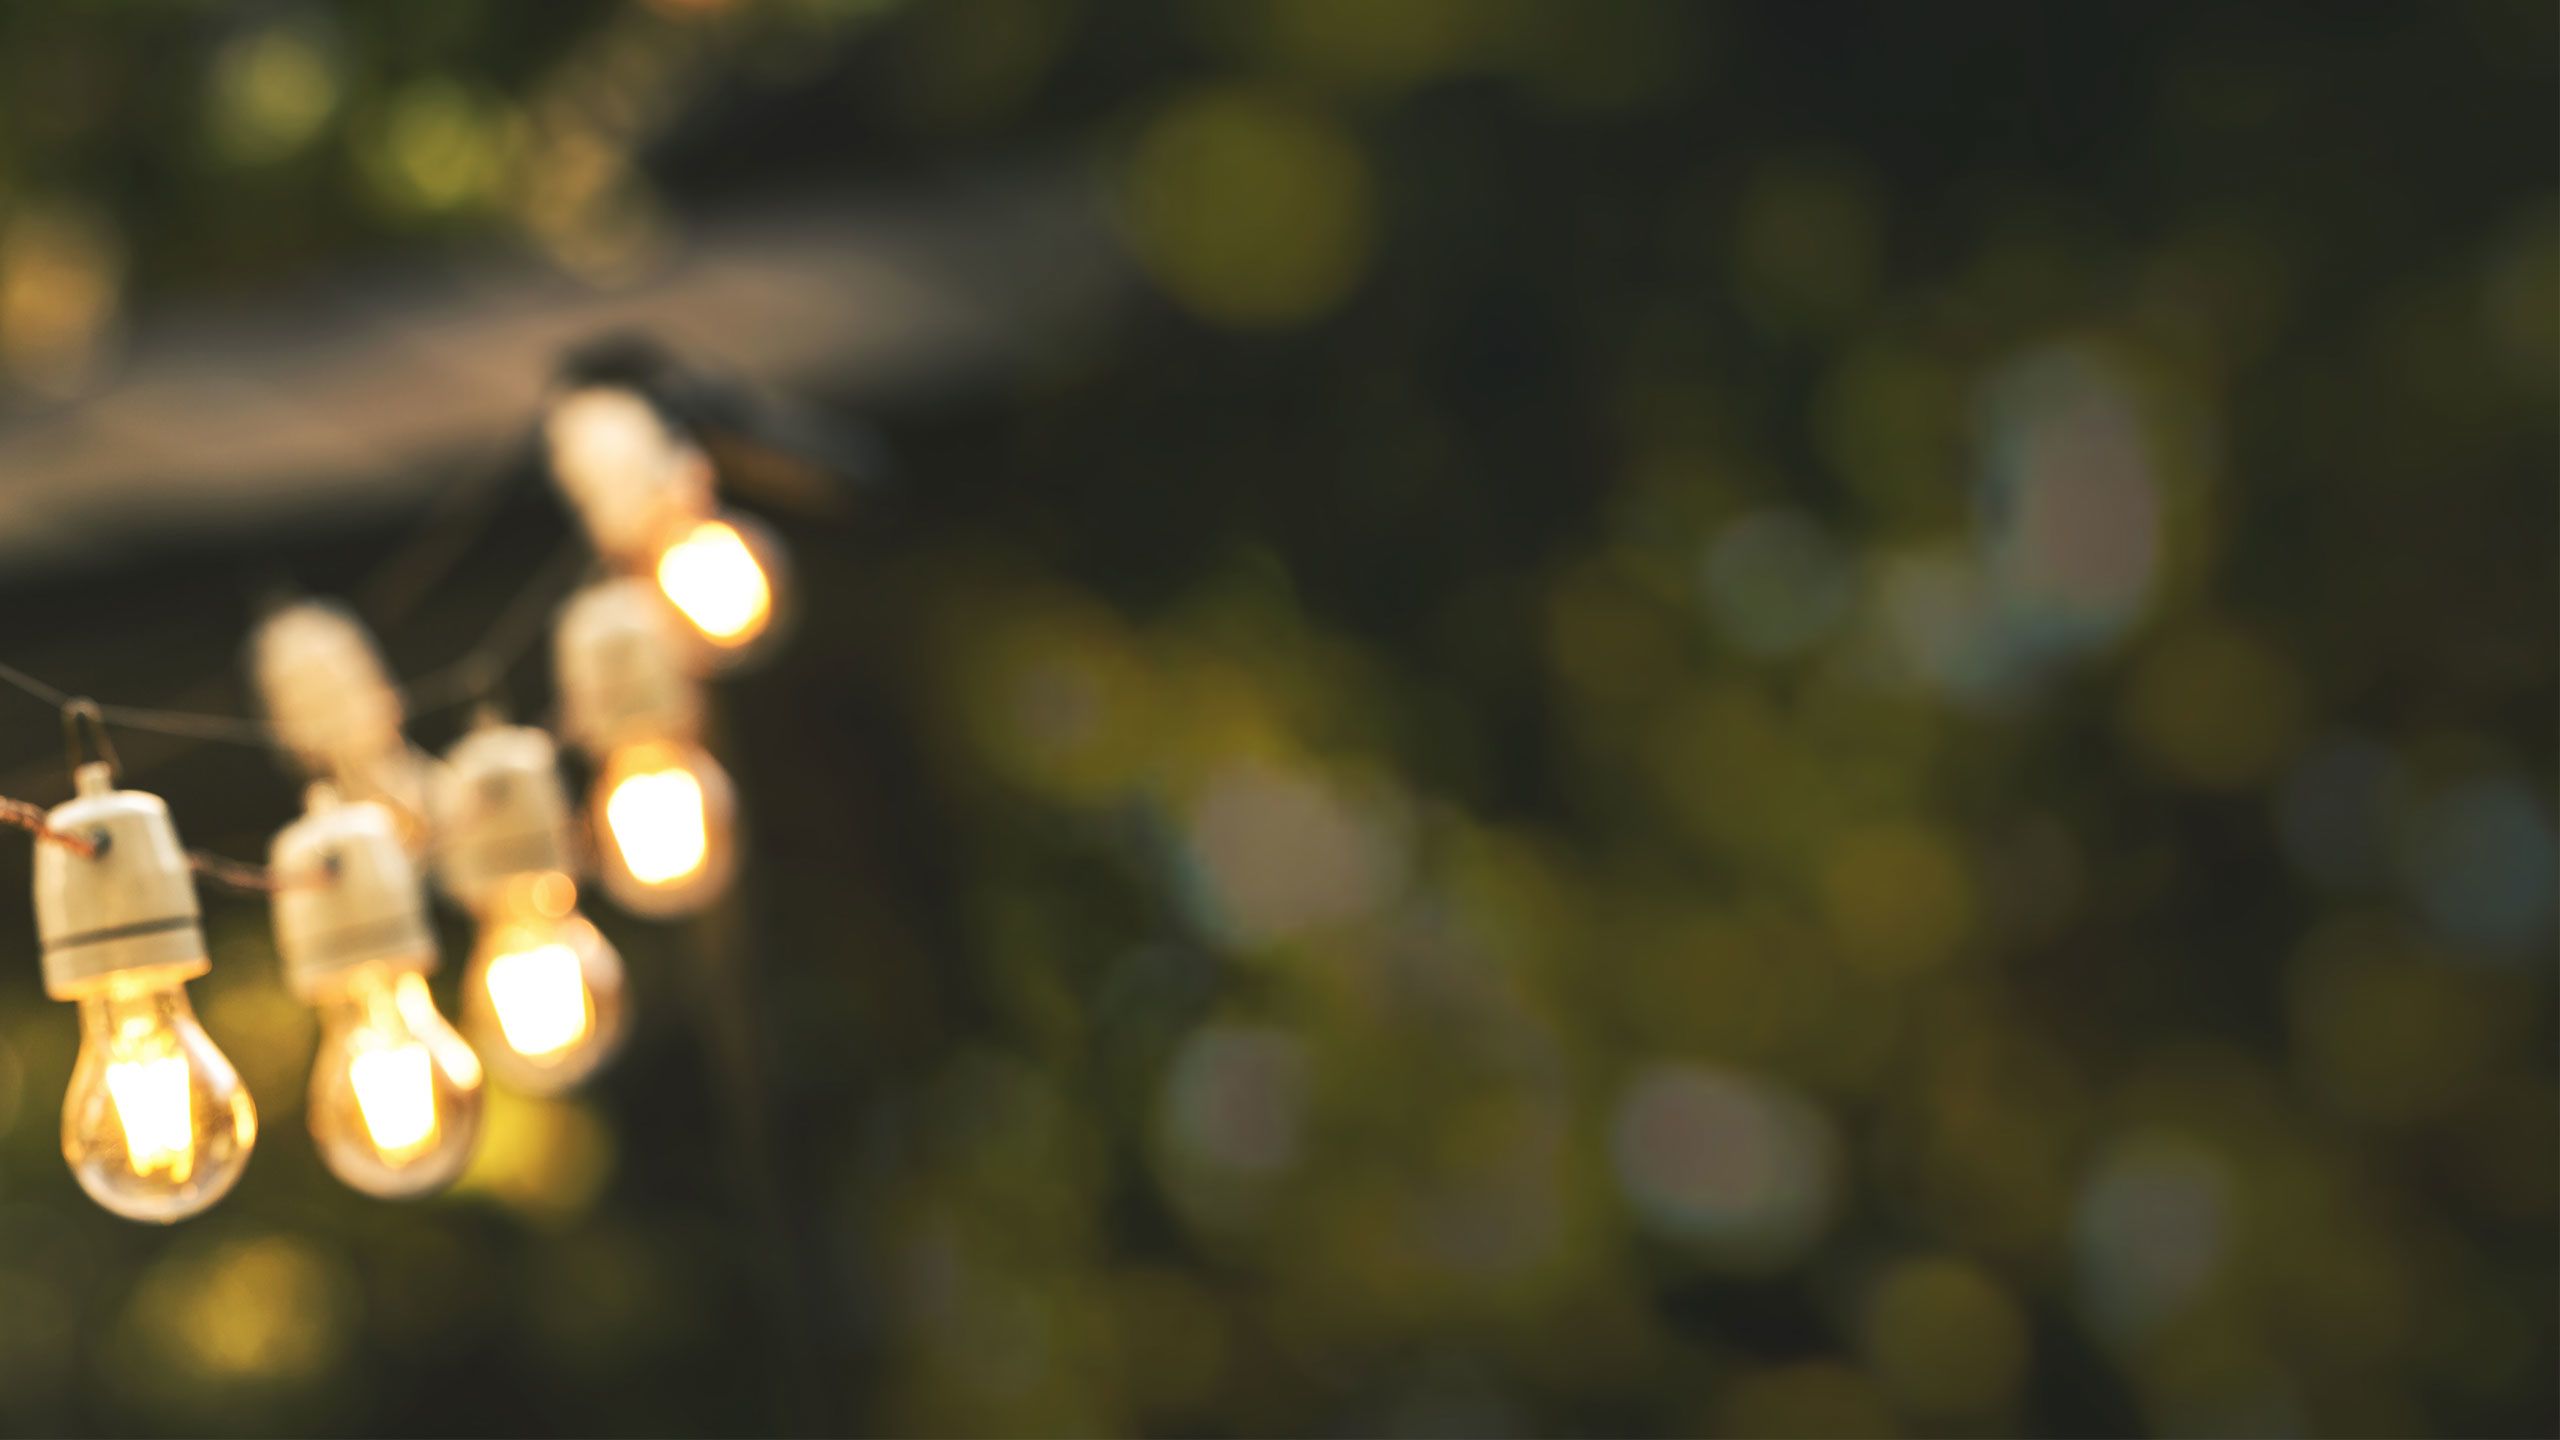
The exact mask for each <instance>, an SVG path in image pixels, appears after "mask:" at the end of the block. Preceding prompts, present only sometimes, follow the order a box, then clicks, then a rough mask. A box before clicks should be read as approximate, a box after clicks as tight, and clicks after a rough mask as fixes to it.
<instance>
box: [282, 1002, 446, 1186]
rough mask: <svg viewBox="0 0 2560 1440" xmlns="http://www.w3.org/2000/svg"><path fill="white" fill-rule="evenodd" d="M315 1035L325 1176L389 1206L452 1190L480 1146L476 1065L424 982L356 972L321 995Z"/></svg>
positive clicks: (316, 1106)
mask: <svg viewBox="0 0 2560 1440" xmlns="http://www.w3.org/2000/svg"><path fill="white" fill-rule="evenodd" d="M320 1027H321V1028H320V1051H319V1054H318V1055H317V1056H316V1057H315V1058H314V1059H313V1060H312V1063H311V1099H310V1105H309V1114H310V1117H311V1138H312V1139H313V1140H315V1141H317V1142H318V1143H319V1147H320V1158H321V1159H322V1160H323V1161H325V1162H327V1164H328V1166H329V1171H330V1173H331V1174H334V1175H336V1176H337V1177H338V1178H339V1179H340V1180H342V1181H344V1182H346V1183H347V1184H348V1185H351V1186H353V1187H354V1188H356V1189H358V1190H361V1191H363V1192H365V1193H366V1194H368V1195H380V1196H384V1197H386V1198H396V1197H401V1196H409V1195H424V1194H427V1193H429V1192H431V1191H435V1190H440V1189H443V1188H444V1187H445V1186H446V1185H449V1184H451V1183H452V1182H453V1179H454V1177H455V1176H457V1175H460V1174H461V1173H462V1168H463V1166H465V1165H467V1164H469V1163H470V1161H471V1152H472V1148H473V1147H474V1146H476V1145H477V1144H478V1143H479V1139H480V1084H481V1074H480V1057H479V1056H477V1055H475V1054H473V1053H472V1051H471V1047H470V1046H469V1045H467V1044H465V1043H463V1039H462V1036H461V1035H460V1034H458V1033H456V1032H455V1030H454V1028H453V1027H452V1026H451V1025H449V1024H447V1023H445V1018H444V1017H443V1016H442V1015H440V1014H438V1013H436V1002H435V996H434V994H433V993H432V992H430V991H429V990H428V989H427V977H426V976H425V975H424V974H422V973H420V972H418V971H415V970H406V969H400V968H397V967H395V966H390V965H361V966H358V967H356V968H355V969H354V970H352V971H349V972H348V973H347V974H346V975H345V976H344V978H343V979H341V980H340V981H339V982H338V983H337V985H336V987H335V988H334V989H332V990H330V991H329V992H327V993H326V994H325V995H324V997H323V999H322V1001H321V1010H320Z"/></svg>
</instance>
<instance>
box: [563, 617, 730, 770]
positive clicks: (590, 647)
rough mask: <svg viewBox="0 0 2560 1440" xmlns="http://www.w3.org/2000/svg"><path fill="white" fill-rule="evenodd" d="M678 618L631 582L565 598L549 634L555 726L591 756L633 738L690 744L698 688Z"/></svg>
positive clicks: (697, 721) (696, 722)
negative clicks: (556, 708)
mask: <svg viewBox="0 0 2560 1440" xmlns="http://www.w3.org/2000/svg"><path fill="white" fill-rule="evenodd" d="M680 623H681V622H680V621H678V620H677V619H676V617H675V615H674V614H673V612H671V611H670V610H669V609H668V606H667V602H666V598H665V597H664V596H662V595H660V594H659V593H658V588H657V587H656V586H655V585H653V584H651V583H650V582H648V581H647V580H643V579H640V578H637V577H630V576H626V577H624V578H622V579H618V580H605V581H600V582H598V583H596V584H594V585H590V586H588V587H587V588H586V589H584V590H581V591H579V592H578V593H577V594H576V595H574V596H572V597H570V600H569V603H568V604H567V605H566V606H565V607H563V608H562V610H561V612H560V624H559V628H558V629H557V630H556V631H555V632H554V634H553V644H554V647H555V654H554V656H553V666H552V670H553V673H554V675H556V676H557V677H558V681H559V686H560V725H561V729H562V730H563V731H565V732H566V733H567V734H568V736H569V738H570V739H571V740H572V741H573V742H575V743H576V744H577V745H578V746H579V747H580V748H582V749H584V750H585V751H587V753H589V754H591V755H602V754H604V753H606V752H607V751H609V750H611V749H613V748H614V747H615V746H617V745H621V744H624V743H626V742H629V741H633V740H689V739H691V738H693V737H694V736H695V735H697V734H699V733H700V731H701V727H702V693H701V686H700V684H699V682H697V681H696V680H695V679H694V677H693V675H692V673H691V672H690V671H688V670H687V669H686V667H685V664H684V660H683V658H682V657H683V656H684V655H685V653H686V651H685V648H684V641H683V639H682V637H681V636H680V635H679V633H678V629H677V627H678V626H679V624H680Z"/></svg>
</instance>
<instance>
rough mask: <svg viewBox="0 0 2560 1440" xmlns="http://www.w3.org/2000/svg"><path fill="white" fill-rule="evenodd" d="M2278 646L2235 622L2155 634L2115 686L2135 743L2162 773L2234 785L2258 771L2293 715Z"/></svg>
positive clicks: (2289, 680)
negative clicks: (2121, 688) (2122, 683)
mask: <svg viewBox="0 0 2560 1440" xmlns="http://www.w3.org/2000/svg"><path fill="white" fill-rule="evenodd" d="M2303 703H2304V702H2303V696H2302V684H2301V681H2300V679H2299V678H2297V677H2296V675H2295V674H2294V671H2293V668H2292V666H2291V665H2290V664H2288V663H2287V662H2286V660H2285V658H2284V656H2283V655H2282V654H2281V653H2280V652H2279V651H2277V650H2276V649H2275V647H2274V646H2272V645H2270V644H2269V643H2268V642H2267V641H2265V640H2263V639H2261V638H2259V637H2258V636H2257V635H2255V634H2252V633H2251V632H2249V631H2248V630H2245V629H2242V628H2240V627H2238V626H2236V625H2230V624H2223V623H2214V622H2202V623H2198V624H2194V625H2190V626H2187V627H2185V628H2182V629H2179V630H2176V631H2173V632H2171V633H2169V634H2165V635H2163V636H2161V637H2160V638H2159V639H2158V640H2156V641H2154V642H2153V643H2152V645H2151V646H2150V648H2149V649H2148V650H2147V651H2146V652H2145V653H2144V654H2143V656H2142V657H2141V659H2140V661H2139V662H2138V663H2137V664H2136V666H2135V669H2134V672H2133V676H2132V679H2131V681H2130V683H2129V684H2128V686H2127V688H2126V691H2125V696H2124V724H2125V730H2126V733H2127V735H2128V737H2129V738H2130V739H2131V741H2132V742H2133V746H2134V749H2135V750H2136V752H2138V753H2139V754H2140V755H2141V756H2142V757H2143V759H2145V760H2146V761H2148V762H2149V763H2150V764H2151V765H2152V767H2153V768H2154V769H2156V770H2158V771H2159V772H2160V773H2162V774H2163V775H2165V776H2167V777H2169V778H2170V779H2173V780H2176V781H2179V782H2181V783H2184V784H2188V785H2192V786H2195V787H2196V788H2198V789H2204V790H2237V789H2243V788H2246V787H2248V786H2250V785H2253V784H2256V783H2258V782H2259V781H2261V780H2263V779H2265V778H2266V776H2267V775H2268V773H2269V772H2270V771H2271V770H2272V769H2273V768H2274V767H2275V764H2276V762H2277V761H2278V760H2279V759H2280V758H2281V757H2282V756H2283V754H2284V752H2285V751H2286V749H2287V748H2288V747H2289V746H2290V745H2291V743H2292V741H2293V738H2294V735H2295V733H2296V731H2297V730H2298V729H2299V727H2300V725H2301V720H2302V710H2303Z"/></svg>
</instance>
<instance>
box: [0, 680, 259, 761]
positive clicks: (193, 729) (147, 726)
mask: <svg viewBox="0 0 2560 1440" xmlns="http://www.w3.org/2000/svg"><path fill="white" fill-rule="evenodd" d="M0 680H5V681H7V682H8V683H9V684H11V685H14V686H16V687H17V688H18V689H20V690H22V691H24V692H26V693H27V694H28V695H30V696H33V697H34V698H36V699H38V700H41V701H43V702H44V703H45V704H47V705H51V706H53V707H54V708H55V709H57V710H60V709H67V708H68V707H70V706H71V705H72V704H74V703H76V702H77V701H79V700H80V699H81V697H80V696H77V695H74V694H72V693H71V692H70V691H68V690H65V689H63V688H61V687H60V686H58V685H52V684H48V683H46V682H45V681H42V680H39V679H37V678H36V677H35V676H33V675H30V674H28V673H27V672H26V671H24V670H21V669H19V668H18V667H17V666H15V665H10V664H5V663H0ZM96 709H97V714H98V718H99V719H101V720H104V721H106V722H107V723H108V724H110V725H119V726H122V727H123V728H125V729H127V730H148V731H150V732H151V733H153V734H155V735H169V736H174V737H176V738H178V739H181V740H216V741H222V742H224V743H227V744H233V745H250V746H255V747H258V748H260V749H270V748H273V747H274V745H275V743H276V735H275V731H274V730H273V729H271V728H269V727H268V725H267V724H266V722H264V721H262V720H251V719H248V718H246V717H244V716H239V715H207V714H199V713H196V712H193V711H187V710H157V709H153V708H151V707H149V706H143V705H99V706H97V707H96Z"/></svg>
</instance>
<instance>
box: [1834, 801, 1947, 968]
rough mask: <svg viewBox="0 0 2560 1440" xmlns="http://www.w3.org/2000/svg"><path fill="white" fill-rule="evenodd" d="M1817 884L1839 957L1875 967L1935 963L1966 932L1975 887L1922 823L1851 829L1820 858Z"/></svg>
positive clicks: (1944, 841) (1943, 842)
mask: <svg viewBox="0 0 2560 1440" xmlns="http://www.w3.org/2000/svg"><path fill="white" fill-rule="evenodd" d="M1822 883H1823V899H1824V903H1825V906H1826V908H1827V910H1828V912H1829V914H1830V917H1831V925H1832V929H1833V931H1834V933H1836V934H1837V935H1838V936H1839V937H1840V943H1841V948H1842V950H1843V952H1844V953H1845V954H1846V956H1847V957H1848V958H1849V959H1850V960H1852V961H1856V962H1858V963H1860V964H1864V965H1867V966H1869V967H1871V968H1874V969H1878V970H1888V971H1892V970H1916V969H1924V968H1927V967H1929V966H1933V965H1936V964H1938V963H1940V962H1942V961H1944V960H1945V959H1946V958H1947V956H1948V955H1949V954H1951V953H1953V952H1954V950H1955V949H1956V947H1957V946H1958V945H1960V944H1962V943H1963V941H1964V939H1965V936H1966V933H1967V931H1968V930H1970V928H1971V927H1972V923H1973V911H1974V902H1973V882H1972V879H1971V877H1970V875H1968V873H1967V871H1966V868H1965V862H1964V857H1963V856H1962V854H1961V853H1960V852H1959V851H1958V850H1957V849H1956V847H1955V846H1954V845H1953V844H1952V843H1951V842H1950V841H1948V840H1947V839H1945V838H1944V837H1942V836H1941V835H1939V834H1937V833H1936V832H1935V831H1933V830H1931V829H1929V828H1927V827H1925V826H1922V825H1918V824H1912V823H1904V822H1897V823H1892V824H1886V825H1877V826H1870V827H1867V828H1864V829H1860V830H1856V831H1852V832H1851V833H1849V834H1848V835H1846V836H1844V837H1843V838H1842V839H1841V840H1840V842H1839V843H1838V844H1837V845H1836V846H1835V847H1834V848H1833V849H1832V851H1831V854H1830V856H1829V858H1828V859H1827V860H1826V861H1825V863H1824V866H1823V872H1822Z"/></svg>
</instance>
